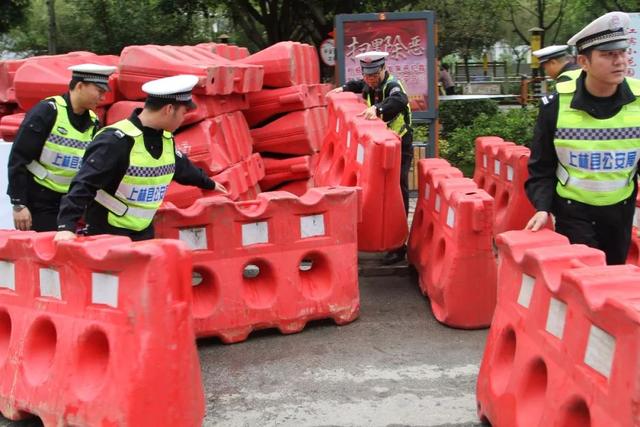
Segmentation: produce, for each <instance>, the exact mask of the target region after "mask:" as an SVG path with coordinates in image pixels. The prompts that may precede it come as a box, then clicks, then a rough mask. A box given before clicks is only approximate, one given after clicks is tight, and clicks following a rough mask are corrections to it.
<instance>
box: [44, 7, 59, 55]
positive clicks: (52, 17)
mask: <svg viewBox="0 0 640 427" xmlns="http://www.w3.org/2000/svg"><path fill="white" fill-rule="evenodd" d="M46 4H47V12H48V15H49V55H55V54H56V45H57V44H58V43H57V37H56V33H57V31H56V10H55V0H46Z"/></svg>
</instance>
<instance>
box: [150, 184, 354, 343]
mask: <svg viewBox="0 0 640 427" xmlns="http://www.w3.org/2000/svg"><path fill="white" fill-rule="evenodd" d="M358 196H359V191H358V190H356V189H353V188H314V189H312V190H310V191H309V192H308V193H306V194H305V195H304V196H303V197H299V198H298V197H296V196H293V195H292V194H289V193H286V192H270V193H262V194H260V195H258V197H257V199H256V200H252V201H247V202H235V203H234V202H232V201H230V200H228V199H226V198H222V197H211V198H203V199H200V200H198V201H197V202H196V203H194V204H193V205H192V206H191V207H190V208H188V209H178V208H175V207H173V206H170V205H166V206H164V207H163V208H161V209H160V210H159V211H158V214H157V215H156V218H155V230H156V235H157V236H159V237H165V238H174V239H177V238H180V239H181V240H183V241H185V242H186V243H187V244H188V245H189V246H190V247H191V249H192V250H193V259H194V264H193V265H194V267H193V277H194V287H193V294H194V297H193V298H194V306H193V316H194V319H195V328H196V334H197V335H198V336H200V337H204V336H217V337H219V338H220V339H221V340H222V341H224V342H226V343H231V342H238V341H242V340H245V339H246V338H247V336H248V335H249V333H250V332H251V331H253V330H257V329H264V328H273V327H276V328H278V329H279V330H280V331H281V332H283V333H293V332H298V331H300V330H302V329H303V328H304V326H305V324H306V323H307V322H308V321H310V320H313V319H324V318H331V319H333V320H334V321H335V322H336V323H338V324H345V323H348V322H351V321H352V320H354V319H355V318H356V317H357V315H358V311H359V293H358V271H357V242H356V231H355V230H356V223H357V221H358V216H359V203H358V199H359V197H358ZM256 271H257V275H256ZM243 272H244V274H243Z"/></svg>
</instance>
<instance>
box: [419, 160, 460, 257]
mask: <svg viewBox="0 0 640 427" xmlns="http://www.w3.org/2000/svg"><path fill="white" fill-rule="evenodd" d="M440 177H443V178H462V172H461V171H460V169H458V168H454V167H452V166H451V165H450V164H449V162H448V161H446V160H445V159H421V160H419V161H418V199H417V201H416V209H415V212H414V214H413V222H412V223H411V231H410V232H409V239H408V242H407V259H408V260H409V263H410V264H412V265H416V266H418V267H417V268H424V267H425V265H426V264H425V261H426V260H422V259H421V257H422V256H425V255H426V256H428V251H423V249H422V248H423V246H424V245H425V244H428V243H427V242H426V241H425V240H424V236H425V233H426V232H427V229H429V228H430V227H433V216H432V215H431V214H430V212H432V211H433V207H434V200H435V195H436V192H437V191H436V190H437V187H436V184H437V183H439V180H440Z"/></svg>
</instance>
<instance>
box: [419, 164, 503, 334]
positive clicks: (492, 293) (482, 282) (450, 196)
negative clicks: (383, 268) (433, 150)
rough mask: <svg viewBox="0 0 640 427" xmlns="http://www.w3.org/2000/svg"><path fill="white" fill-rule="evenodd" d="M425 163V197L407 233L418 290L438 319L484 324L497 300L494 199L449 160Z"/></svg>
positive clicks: (457, 323)
mask: <svg viewBox="0 0 640 427" xmlns="http://www.w3.org/2000/svg"><path fill="white" fill-rule="evenodd" d="M421 162H422V163H423V164H422V167H421V168H420V169H421V173H422V174H423V176H424V177H423V178H421V181H422V182H423V185H424V187H423V190H422V193H421V196H422V197H423V198H424V200H423V201H422V208H421V209H420V210H419V211H418V212H416V216H415V217H414V224H415V225H414V226H412V234H413V235H410V236H409V251H410V262H412V263H413V265H414V266H415V267H416V270H417V271H418V274H419V276H420V278H419V284H420V289H421V290H422V293H423V294H424V295H426V296H427V297H428V298H429V300H430V302H431V309H432V311H433V315H434V316H435V318H436V319H437V320H438V321H439V322H442V323H444V324H445V325H448V326H453V327H457V328H465V329H471V328H481V327H486V326H488V325H489V324H490V323H491V317H492V316H493V310H494V308H495V304H496V262H495V258H494V256H493V251H492V221H493V198H492V197H491V196H489V195H488V194H487V193H486V192H485V191H484V190H481V189H479V188H478V186H477V185H476V184H475V182H473V181H472V180H471V179H468V178H461V176H462V173H461V172H460V171H456V170H455V168H452V167H447V166H446V162H444V163H443V162H441V161H438V160H437V159H427V160H421ZM425 196H426V197H425Z"/></svg>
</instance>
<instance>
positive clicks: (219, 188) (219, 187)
mask: <svg viewBox="0 0 640 427" xmlns="http://www.w3.org/2000/svg"><path fill="white" fill-rule="evenodd" d="M215 190H216V191H219V192H221V193H224V194H229V190H227V187H225V186H224V185H222V184H220V183H219V182H216V188H215Z"/></svg>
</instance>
